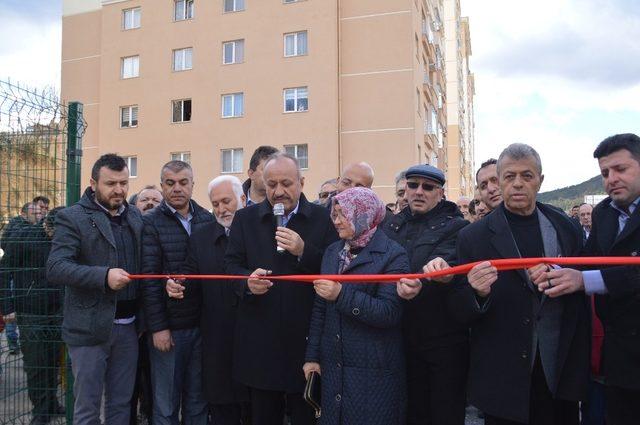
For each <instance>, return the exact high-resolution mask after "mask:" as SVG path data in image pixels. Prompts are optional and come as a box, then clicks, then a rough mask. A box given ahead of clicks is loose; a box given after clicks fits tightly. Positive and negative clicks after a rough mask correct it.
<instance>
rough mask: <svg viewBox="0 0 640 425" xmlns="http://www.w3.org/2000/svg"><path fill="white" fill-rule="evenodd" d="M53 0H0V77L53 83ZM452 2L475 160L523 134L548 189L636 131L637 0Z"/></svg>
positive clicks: (590, 172)
mask: <svg viewBox="0 0 640 425" xmlns="http://www.w3.org/2000/svg"><path fill="white" fill-rule="evenodd" d="M61 3H62V0H0V16H2V25H0V79H7V78H10V79H11V80H12V81H19V82H21V84H24V85H26V86H28V87H32V88H44V87H54V88H56V89H58V90H59V88H60V44H61V41H60V39H61V32H62V31H61V19H60V14H61V10H62V5H61ZM461 3H462V14H463V15H465V16H468V17H469V21H470V29H471V45H472V52H473V55H472V57H471V70H472V72H473V73H474V74H475V81H476V97H475V121H476V128H475V140H476V150H475V156H476V166H477V165H479V164H480V163H481V162H482V161H483V160H484V159H486V158H489V157H497V156H498V155H499V153H500V151H501V150H502V149H503V148H505V147H506V146H507V145H509V144H510V143H514V142H522V143H528V144H530V145H532V146H533V147H534V148H536V149H537V150H538V152H539V153H540V156H541V157H542V163H543V164H542V165H543V173H544V174H545V182H544V184H543V187H542V189H543V191H544V190H551V189H555V188H558V187H563V186H567V185H570V184H576V183H579V182H581V181H583V180H586V179H588V178H590V177H593V176H594V175H596V174H598V168H597V162H596V161H595V160H594V159H593V157H592V154H593V150H594V149H595V147H596V145H597V144H598V142H600V141H601V140H602V139H604V138H605V137H607V136H609V135H612V134H616V133H626V132H632V133H636V134H640V43H638V42H637V40H640V6H639V5H638V0H535V1H532V0H530V1H514V0H461ZM34 11H37V12H36V13H34Z"/></svg>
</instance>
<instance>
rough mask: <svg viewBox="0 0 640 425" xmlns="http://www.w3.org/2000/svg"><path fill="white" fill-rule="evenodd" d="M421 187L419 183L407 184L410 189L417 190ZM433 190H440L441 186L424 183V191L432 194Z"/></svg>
mask: <svg viewBox="0 0 640 425" xmlns="http://www.w3.org/2000/svg"><path fill="white" fill-rule="evenodd" d="M419 186H420V183H418V182H407V187H408V188H409V189H413V190H416V189H417V188H418V187H419ZM433 189H440V186H438V185H435V184H431V183H422V190H424V191H425V192H431V191H432V190H433Z"/></svg>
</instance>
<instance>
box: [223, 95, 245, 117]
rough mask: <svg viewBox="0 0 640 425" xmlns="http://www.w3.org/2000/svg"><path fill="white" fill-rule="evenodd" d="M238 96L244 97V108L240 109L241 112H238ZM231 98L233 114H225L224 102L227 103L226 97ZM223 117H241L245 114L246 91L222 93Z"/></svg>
mask: <svg viewBox="0 0 640 425" xmlns="http://www.w3.org/2000/svg"><path fill="white" fill-rule="evenodd" d="M238 97H240V98H241V99H242V110H241V111H240V113H239V114H236V102H237V99H238ZM227 98H229V99H231V115H225V111H224V103H225V99H227ZM220 115H221V116H222V118H240V117H243V116H244V93H243V92H237V93H226V94H223V95H222V111H221V114H220Z"/></svg>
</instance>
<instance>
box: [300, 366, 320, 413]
mask: <svg viewBox="0 0 640 425" xmlns="http://www.w3.org/2000/svg"><path fill="white" fill-rule="evenodd" d="M303 397H304V401H306V402H307V403H309V405H310V406H311V407H313V410H314V411H315V412H316V419H318V418H319V417H320V415H321V413H322V407H321V404H320V375H319V374H318V373H317V372H311V373H310V374H309V379H307V384H306V385H305V387H304V394H303Z"/></svg>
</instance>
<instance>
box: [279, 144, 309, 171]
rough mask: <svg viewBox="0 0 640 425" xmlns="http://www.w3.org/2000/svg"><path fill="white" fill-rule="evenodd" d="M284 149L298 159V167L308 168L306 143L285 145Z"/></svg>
mask: <svg viewBox="0 0 640 425" xmlns="http://www.w3.org/2000/svg"><path fill="white" fill-rule="evenodd" d="M284 151H285V152H286V153H288V154H289V155H291V156H293V157H295V158H296V159H297V160H298V165H299V166H300V168H302V169H307V168H309V146H308V145H307V144H304V145H285V147H284Z"/></svg>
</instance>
